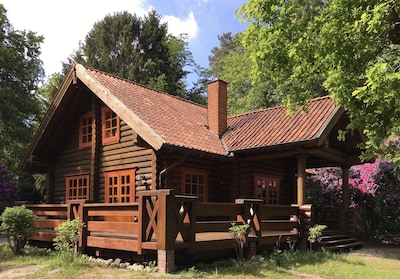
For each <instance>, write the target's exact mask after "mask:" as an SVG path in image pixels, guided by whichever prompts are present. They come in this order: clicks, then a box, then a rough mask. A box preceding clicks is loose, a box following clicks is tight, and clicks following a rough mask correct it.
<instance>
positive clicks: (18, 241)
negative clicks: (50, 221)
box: [0, 206, 36, 255]
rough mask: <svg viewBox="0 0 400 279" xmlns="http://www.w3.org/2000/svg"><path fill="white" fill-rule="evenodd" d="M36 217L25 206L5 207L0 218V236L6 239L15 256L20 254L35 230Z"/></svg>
mask: <svg viewBox="0 0 400 279" xmlns="http://www.w3.org/2000/svg"><path fill="white" fill-rule="evenodd" d="M35 219H36V215H35V214H33V212H32V210H30V209H27V208H26V207H25V206H14V207H7V208H6V209H5V210H4V212H3V213H2V214H1V216H0V221H1V226H0V230H1V234H2V235H4V236H5V237H6V238H7V241H8V244H9V246H10V248H11V250H12V251H13V253H14V254H15V255H20V254H22V251H23V248H24V247H25V244H26V242H27V241H28V239H29V237H30V235H31V234H32V233H33V232H34V230H35V228H34V225H33V222H34V221H35Z"/></svg>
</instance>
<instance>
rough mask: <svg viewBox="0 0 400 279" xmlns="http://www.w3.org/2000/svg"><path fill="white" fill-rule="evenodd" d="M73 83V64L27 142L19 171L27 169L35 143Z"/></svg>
mask: <svg viewBox="0 0 400 279" xmlns="http://www.w3.org/2000/svg"><path fill="white" fill-rule="evenodd" d="M75 83H76V72H75V65H72V66H71V67H70V69H69V70H68V72H67V74H66V75H65V78H64V80H63V82H62V83H61V86H60V89H59V90H58V92H57V94H56V95H55V96H54V99H53V101H52V102H51V104H50V106H49V109H48V110H47V112H46V114H45V116H44V118H43V120H42V122H41V123H40V126H39V128H38V130H37V132H36V133H35V135H34V137H33V139H32V141H31V143H30V144H29V146H28V149H27V151H26V153H25V155H24V157H23V158H22V160H21V162H20V164H19V165H18V169H19V170H20V171H26V170H27V163H28V162H29V161H30V158H31V157H32V155H33V154H34V153H35V150H36V148H37V145H38V143H39V142H40V141H41V140H42V136H43V134H44V132H45V130H46V129H47V127H48V125H49V123H50V122H51V120H52V118H53V115H54V113H55V111H56V110H57V108H58V107H59V105H60V103H61V102H62V100H63V98H64V96H65V93H66V92H67V90H68V88H69V87H70V85H71V84H75Z"/></svg>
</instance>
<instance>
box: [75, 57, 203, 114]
mask: <svg viewBox="0 0 400 279" xmlns="http://www.w3.org/2000/svg"><path fill="white" fill-rule="evenodd" d="M77 64H78V63H77ZM79 65H81V66H82V67H84V68H85V69H86V70H90V71H93V72H97V73H100V74H103V75H106V76H109V77H112V78H115V79H119V80H122V81H124V82H127V83H131V84H135V85H137V86H139V87H142V88H144V89H148V90H151V91H154V92H156V93H159V94H162V95H165V96H168V97H171V98H174V99H177V100H180V101H184V102H187V103H190V104H193V105H196V106H199V107H202V108H206V106H204V105H201V104H198V103H196V102H193V101H191V100H187V99H185V98H183V97H180V96H176V95H172V94H169V93H167V92H164V91H161V90H158V89H154V88H151V87H149V86H147V85H143V84H141V83H138V82H136V81H132V80H129V79H126V78H123V77H120V76H117V75H114V74H110V73H107V72H104V71H100V70H97V69H95V68H92V67H89V66H85V65H82V64H79Z"/></svg>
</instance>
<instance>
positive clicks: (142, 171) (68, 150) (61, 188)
mask: <svg viewBox="0 0 400 279" xmlns="http://www.w3.org/2000/svg"><path fill="white" fill-rule="evenodd" d="M93 100H94V102H97V105H93ZM93 100H90V99H87V100H83V101H82V108H81V110H80V113H79V114H78V115H77V116H76V117H75V118H74V121H73V122H72V123H71V124H70V125H69V126H67V127H65V136H64V140H63V142H62V143H60V146H59V152H58V153H57V154H55V155H54V158H55V159H54V164H53V165H54V167H53V168H52V169H51V170H49V174H50V179H51V180H50V189H49V198H48V202H54V203H62V202H65V194H66V193H65V192H66V184H65V176H66V175H79V174H91V179H90V180H91V189H93V191H92V193H91V197H92V200H93V201H95V202H103V201H104V199H105V195H104V172H106V171H113V170H123V169H129V168H135V171H136V177H137V178H138V179H140V180H138V181H140V182H139V183H138V181H136V183H135V184H136V186H137V187H136V193H137V191H141V190H146V188H147V189H155V188H156V155H155V152H154V150H153V149H152V148H151V147H150V146H149V145H148V144H146V143H145V142H144V141H143V140H141V139H140V138H139V137H138V136H137V134H136V133H135V132H134V131H133V130H132V129H131V128H130V127H129V126H128V125H127V124H126V123H125V122H124V121H123V120H121V122H120V133H121V134H120V140H119V142H116V143H109V144H106V145H102V144H101V133H97V134H96V138H98V140H100V150H98V151H96V150H95V149H93V148H90V147H89V148H83V149H81V150H80V149H79V117H80V115H81V114H83V113H86V112H88V111H90V110H91V109H93V108H95V109H96V110H100V108H101V106H103V104H102V103H101V102H100V100H98V99H97V98H95V97H93ZM96 115H97V117H100V113H98V112H97V113H96ZM96 123H99V124H98V125H96V127H98V126H99V125H100V124H101V121H97V122H96ZM100 129H101V126H100ZM94 151H96V152H94ZM93 155H95V156H96V157H95V158H93ZM95 164H97V166H95ZM93 172H94V173H93ZM142 177H144V178H145V179H146V182H147V186H145V185H141V184H140V183H142V181H143V179H142ZM94 178H96V179H94ZM92 181H94V185H93V182H92Z"/></svg>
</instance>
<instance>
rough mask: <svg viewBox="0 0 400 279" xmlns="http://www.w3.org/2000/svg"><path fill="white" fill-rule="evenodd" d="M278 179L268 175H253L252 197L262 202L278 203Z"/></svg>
mask: <svg viewBox="0 0 400 279" xmlns="http://www.w3.org/2000/svg"><path fill="white" fill-rule="evenodd" d="M279 187H280V179H279V178H278V177H273V176H268V175H256V176H254V197H255V198H257V199H261V200H263V201H264V204H279Z"/></svg>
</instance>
